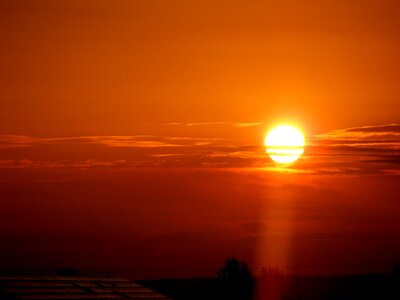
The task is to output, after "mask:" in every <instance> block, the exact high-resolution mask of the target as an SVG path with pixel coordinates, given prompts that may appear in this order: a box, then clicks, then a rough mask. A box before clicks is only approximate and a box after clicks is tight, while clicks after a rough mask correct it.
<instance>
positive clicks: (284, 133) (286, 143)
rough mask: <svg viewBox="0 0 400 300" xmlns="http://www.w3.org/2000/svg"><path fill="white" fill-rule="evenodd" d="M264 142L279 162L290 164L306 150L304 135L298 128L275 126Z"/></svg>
mask: <svg viewBox="0 0 400 300" xmlns="http://www.w3.org/2000/svg"><path fill="white" fill-rule="evenodd" d="M264 144H265V146H266V148H267V150H266V152H267V153H268V154H269V156H270V157H271V159H272V160H273V161H275V162H276V163H279V164H290V163H292V162H294V161H296V160H297V159H298V158H299V157H300V156H301V155H302V154H303V152H304V145H305V143H304V137H303V134H302V133H301V132H300V130H298V129H297V128H295V127H293V126H289V125H281V126H278V127H275V128H273V129H272V130H271V131H270V132H269V133H268V134H267V136H266V138H265V141H264Z"/></svg>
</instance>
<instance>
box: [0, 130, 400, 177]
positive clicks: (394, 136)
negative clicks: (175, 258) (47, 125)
mask: <svg viewBox="0 0 400 300" xmlns="http://www.w3.org/2000/svg"><path fill="white" fill-rule="evenodd" d="M221 123H222V122H218V124H221ZM179 124H181V123H179ZM193 124H195V123H193ZM202 124H206V123H202ZM214 124H215V123H214ZM224 124H225V123H224ZM235 124H236V125H235ZM256 124H258V123H240V124H239V123H230V126H231V130H232V131H234V130H239V128H240V127H246V126H257V125H256ZM179 126H180V125H179ZM193 126H194V125H193ZM187 134H188V135H187V136H160V135H159V136H158V135H152V134H142V135H130V136H123V135H110V136H75V137H32V136H25V135H21V136H19V135H0V149H3V150H2V151H3V154H4V155H5V156H0V168H3V169H4V168H41V167H42V168H61V167H75V168H93V167H103V168H106V167H124V168H130V167H160V166H163V167H216V168H219V167H220V168H261V169H263V170H266V171H268V172H269V171H277V170H278V169H279V170H287V171H288V172H297V173H305V174H332V173H345V174H355V173H357V174H371V173H372V174H374V173H375V174H376V173H385V172H386V173H390V174H397V170H398V169H399V167H400V125H398V124H388V125H379V126H363V127H352V128H347V129H340V130H335V131H330V132H327V133H323V134H318V135H315V136H310V137H308V138H307V140H308V143H307V145H306V148H305V152H304V154H303V155H302V156H301V157H300V159H299V160H298V161H297V162H296V163H294V164H291V165H288V166H277V165H276V164H274V163H273V162H272V161H271V160H270V158H269V156H268V154H267V153H266V152H265V147H264V146H263V145H262V141H255V142H254V144H247V143H241V142H240V140H239V139H232V138H231V139H229V138H223V137H218V136H202V137H196V136H194V137H191V136H190V132H189V133H187ZM210 135H211V134H210ZM13 147H14V148H15V149H19V150H18V151H16V152H15V154H14V153H13V152H12V151H11V152H10V151H9V149H11V148H13ZM30 147H32V148H39V147H40V153H42V154H41V155H39V154H38V153H39V152H38V151H36V150H35V151H32V150H30ZM93 147H99V148H96V151H95V152H94V151H93ZM69 149H71V152H69ZM121 161H123V162H124V163H121ZM278 167H279V168H278Z"/></svg>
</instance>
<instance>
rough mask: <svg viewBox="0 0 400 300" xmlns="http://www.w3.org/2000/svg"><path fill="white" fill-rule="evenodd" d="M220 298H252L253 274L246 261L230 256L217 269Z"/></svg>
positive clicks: (242, 299) (244, 299)
mask: <svg viewBox="0 0 400 300" xmlns="http://www.w3.org/2000/svg"><path fill="white" fill-rule="evenodd" d="M217 276H218V291H219V297H220V298H219V299H241V300H246V299H252V296H253V275H252V273H251V270H250V267H249V265H248V264H247V263H246V262H245V261H239V260H238V259H237V258H235V257H229V258H228V259H227V260H226V261H225V264H224V265H223V266H222V267H221V268H219V269H218V270H217Z"/></svg>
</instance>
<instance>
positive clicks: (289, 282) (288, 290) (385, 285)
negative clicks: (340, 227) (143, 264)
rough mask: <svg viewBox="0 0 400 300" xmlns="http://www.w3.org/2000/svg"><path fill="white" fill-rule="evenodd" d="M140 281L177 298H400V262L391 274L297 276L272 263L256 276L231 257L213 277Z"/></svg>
mask: <svg viewBox="0 0 400 300" xmlns="http://www.w3.org/2000/svg"><path fill="white" fill-rule="evenodd" d="M141 283H142V284H143V285H145V286H148V287H149V288H152V289H154V290H156V291H158V292H160V293H163V294H164V295H166V296H168V297H171V298H172V299H175V300H200V299H211V300H214V299H215V300H216V299H231V300H239V299H240V300H253V299H254V300H347V299H349V300H350V299H351V300H354V299H362V300H372V299H379V300H386V299H387V300H392V299H393V300H394V299H396V300H398V299H400V264H395V265H394V266H393V269H392V272H390V273H388V274H359V275H330V276H294V275H285V274H284V273H283V272H282V271H281V270H280V269H279V268H277V267H273V266H270V267H267V268H263V269H262V272H261V274H260V275H258V276H255V275H253V273H252V271H251V268H250V266H249V265H248V264H247V263H246V262H245V261H241V260H239V259H237V258H235V257H230V258H228V259H227V260H226V261H225V263H224V264H223V265H222V266H221V267H220V268H218V269H217V270H216V277H214V278H198V279H164V280H147V281H141Z"/></svg>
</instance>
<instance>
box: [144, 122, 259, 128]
mask: <svg viewBox="0 0 400 300" xmlns="http://www.w3.org/2000/svg"><path fill="white" fill-rule="evenodd" d="M262 124H263V122H259V121H254V122H225V121H218V122H188V123H185V122H171V123H163V124H148V125H164V126H184V127H193V126H220V125H226V126H234V127H255V126H260V125H262Z"/></svg>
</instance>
